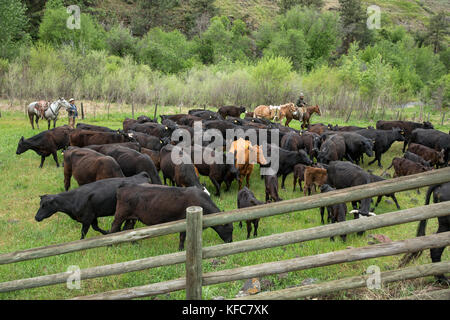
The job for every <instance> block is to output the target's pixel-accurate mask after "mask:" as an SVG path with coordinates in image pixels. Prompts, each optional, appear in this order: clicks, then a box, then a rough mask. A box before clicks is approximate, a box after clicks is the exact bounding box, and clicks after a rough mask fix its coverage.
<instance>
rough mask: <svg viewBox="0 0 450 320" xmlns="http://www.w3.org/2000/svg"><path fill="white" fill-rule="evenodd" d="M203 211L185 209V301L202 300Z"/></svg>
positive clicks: (196, 208)
mask: <svg viewBox="0 0 450 320" xmlns="http://www.w3.org/2000/svg"><path fill="white" fill-rule="evenodd" d="M202 216H203V209H202V208H201V207H196V206H195V207H189V208H187V209H186V300H201V299H202V276H203V275H202V230H203V223H202Z"/></svg>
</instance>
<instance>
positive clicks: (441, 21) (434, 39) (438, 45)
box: [428, 11, 450, 53]
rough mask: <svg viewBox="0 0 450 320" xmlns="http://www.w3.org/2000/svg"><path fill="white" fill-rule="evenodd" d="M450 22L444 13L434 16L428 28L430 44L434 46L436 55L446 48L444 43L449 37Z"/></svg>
mask: <svg viewBox="0 0 450 320" xmlns="http://www.w3.org/2000/svg"><path fill="white" fill-rule="evenodd" d="M449 34H450V33H449V22H448V18H447V14H446V13H445V12H444V11H441V12H439V13H438V14H436V15H434V16H433V17H432V18H431V20H430V24H429V26H428V42H429V43H430V44H431V45H432V46H433V51H434V53H438V52H439V51H441V50H442V48H443V47H444V46H443V44H442V42H443V41H444V39H445V36H447V35H449Z"/></svg>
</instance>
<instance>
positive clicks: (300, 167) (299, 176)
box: [292, 163, 306, 191]
mask: <svg viewBox="0 0 450 320" xmlns="http://www.w3.org/2000/svg"><path fill="white" fill-rule="evenodd" d="M305 169H306V166H305V165H304V164H301V163H298V164H296V165H295V166H294V190H292V191H295V187H296V185H297V180H298V184H299V186H300V191H303V188H302V181H303V180H304V179H305Z"/></svg>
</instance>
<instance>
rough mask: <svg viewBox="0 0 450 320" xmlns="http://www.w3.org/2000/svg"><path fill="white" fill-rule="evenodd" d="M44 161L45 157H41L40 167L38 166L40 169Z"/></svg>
mask: <svg viewBox="0 0 450 320" xmlns="http://www.w3.org/2000/svg"><path fill="white" fill-rule="evenodd" d="M44 161H45V156H41V165H40V166H39V168H42V166H43V165H44Z"/></svg>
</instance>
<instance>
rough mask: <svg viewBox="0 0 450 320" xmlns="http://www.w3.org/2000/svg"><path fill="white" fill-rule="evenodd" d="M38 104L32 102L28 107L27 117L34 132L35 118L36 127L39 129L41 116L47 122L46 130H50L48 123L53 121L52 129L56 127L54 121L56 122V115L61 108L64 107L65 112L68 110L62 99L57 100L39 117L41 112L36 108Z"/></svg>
mask: <svg viewBox="0 0 450 320" xmlns="http://www.w3.org/2000/svg"><path fill="white" fill-rule="evenodd" d="M38 103H39V102H32V103H30V104H29V105H28V117H29V118H30V123H31V127H32V128H33V130H34V125H33V118H34V117H36V126H37V128H38V129H39V117H41V116H43V118H44V119H45V120H47V121H48V130H50V121H51V120H53V128H54V127H55V126H56V120H58V113H59V109H61V107H65V108H66V111H67V109H68V108H70V104H69V103H68V102H67V101H66V100H65V99H64V98H59V99H58V100H56V101H54V102H53V103H52V104H51V105H50V107H48V109H47V110H45V112H44V114H43V115H41V111H40V110H39V108H38V107H37V104H38Z"/></svg>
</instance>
